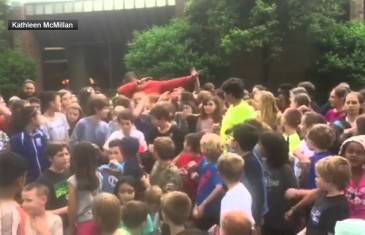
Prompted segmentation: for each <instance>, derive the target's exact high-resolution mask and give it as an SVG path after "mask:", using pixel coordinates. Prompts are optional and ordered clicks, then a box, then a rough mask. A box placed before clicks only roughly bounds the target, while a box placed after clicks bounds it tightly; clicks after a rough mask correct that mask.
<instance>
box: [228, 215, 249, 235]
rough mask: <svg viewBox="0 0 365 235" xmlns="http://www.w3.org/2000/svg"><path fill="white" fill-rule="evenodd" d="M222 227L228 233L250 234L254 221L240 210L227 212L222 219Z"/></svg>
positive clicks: (232, 234) (230, 234) (235, 234)
mask: <svg viewBox="0 0 365 235" xmlns="http://www.w3.org/2000/svg"><path fill="white" fill-rule="evenodd" d="M221 227H222V230H223V232H224V234H226V235H250V234H252V223H251V221H250V220H249V219H248V217H247V215H246V214H244V213H243V212H240V211H230V212H227V213H226V214H225V215H224V216H223V219H222V222H221Z"/></svg>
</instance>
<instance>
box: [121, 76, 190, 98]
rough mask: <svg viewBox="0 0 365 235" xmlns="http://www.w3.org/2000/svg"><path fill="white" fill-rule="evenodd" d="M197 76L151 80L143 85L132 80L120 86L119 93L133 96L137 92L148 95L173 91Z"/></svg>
mask: <svg viewBox="0 0 365 235" xmlns="http://www.w3.org/2000/svg"><path fill="white" fill-rule="evenodd" d="M194 79H195V77H193V76H187V77H182V78H175V79H171V80H166V81H156V80H149V81H147V82H145V83H142V84H141V85H138V84H137V82H130V83H127V84H124V85H122V86H120V87H119V88H118V94H120V95H125V96H127V97H132V96H133V94H134V93H135V92H143V93H145V94H147V95H150V94H162V93H164V92H167V91H172V90H174V89H175V88H178V87H184V86H186V85H187V84H188V83H189V82H191V81H193V80H194Z"/></svg>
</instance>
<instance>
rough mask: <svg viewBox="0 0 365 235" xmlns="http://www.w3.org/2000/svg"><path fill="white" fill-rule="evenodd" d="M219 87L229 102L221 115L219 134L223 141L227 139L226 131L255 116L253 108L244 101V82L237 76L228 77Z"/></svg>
mask: <svg viewBox="0 0 365 235" xmlns="http://www.w3.org/2000/svg"><path fill="white" fill-rule="evenodd" d="M221 89H222V90H223V92H224V98H225V100H226V102H227V103H228V104H229V107H228V110H227V112H226V113H225V115H224V116H223V120H222V126H221V129H220V136H221V138H222V140H223V141H224V143H226V141H227V134H226V131H227V130H228V129H231V128H232V127H233V126H235V125H237V124H240V123H243V122H244V121H246V120H247V119H251V118H255V110H254V108H253V107H251V106H250V105H249V104H248V103H247V102H246V101H244V100H243V99H242V98H243V95H244V84H243V81H242V80H240V79H239V78H230V79H228V80H226V81H225V82H224V83H223V84H222V86H221Z"/></svg>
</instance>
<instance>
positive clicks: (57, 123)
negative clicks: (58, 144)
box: [41, 113, 70, 141]
mask: <svg viewBox="0 0 365 235" xmlns="http://www.w3.org/2000/svg"><path fill="white" fill-rule="evenodd" d="M41 129H42V131H43V132H44V134H46V136H47V139H49V140H56V141H68V140H69V136H68V130H69V129H70V125H69V124H68V121H67V118H66V115H64V114H63V113H55V117H54V118H53V119H52V120H50V119H48V118H47V119H46V123H44V124H42V125H41Z"/></svg>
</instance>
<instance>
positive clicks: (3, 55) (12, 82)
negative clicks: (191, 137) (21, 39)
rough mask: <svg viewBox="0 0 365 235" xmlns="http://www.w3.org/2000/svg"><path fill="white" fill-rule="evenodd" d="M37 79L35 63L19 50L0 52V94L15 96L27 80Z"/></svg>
mask: <svg viewBox="0 0 365 235" xmlns="http://www.w3.org/2000/svg"><path fill="white" fill-rule="evenodd" d="M34 78H35V63H34V61H33V59H31V58H29V57H27V56H25V55H24V54H22V53H21V52H20V51H18V50H12V49H5V50H3V51H2V52H0V92H1V94H3V95H5V96H10V95H13V94H14V93H15V92H16V91H18V89H19V87H21V85H22V83H23V81H25V80H26V79H32V80H34Z"/></svg>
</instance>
